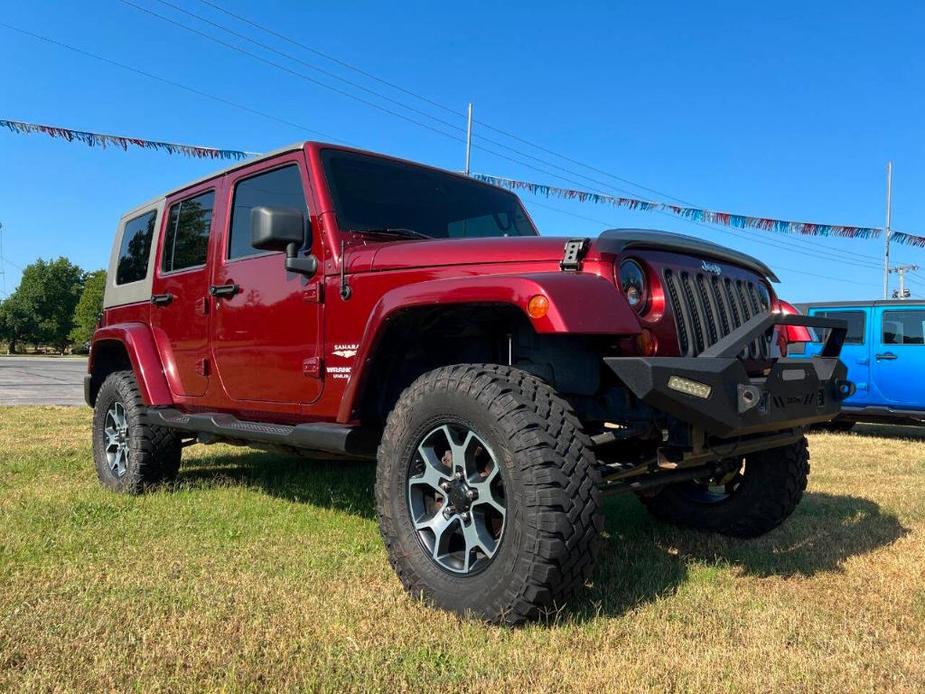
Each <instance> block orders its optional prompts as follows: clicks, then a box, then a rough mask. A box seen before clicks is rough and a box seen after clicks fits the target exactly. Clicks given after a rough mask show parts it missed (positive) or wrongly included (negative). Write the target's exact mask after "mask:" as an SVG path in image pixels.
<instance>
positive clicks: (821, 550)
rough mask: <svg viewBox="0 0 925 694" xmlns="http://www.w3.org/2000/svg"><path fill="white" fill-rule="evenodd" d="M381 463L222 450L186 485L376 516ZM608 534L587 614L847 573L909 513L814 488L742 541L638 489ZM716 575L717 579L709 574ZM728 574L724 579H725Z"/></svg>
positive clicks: (587, 594)
mask: <svg viewBox="0 0 925 694" xmlns="http://www.w3.org/2000/svg"><path fill="white" fill-rule="evenodd" d="M374 480H375V465H373V464H372V463H370V462H365V461H359V462H353V461H330V460H316V459H306V458H299V457H295V456H292V457H289V456H285V455H278V454H272V453H260V452H244V453H239V454H229V455H218V456H215V457H213V458H207V459H204V460H201V461H199V460H197V461H194V462H193V463H192V464H191V465H189V466H184V468H183V469H182V471H181V474H180V484H181V485H182V486H184V487H186V488H193V489H196V488H202V489H208V488H211V487H214V486H216V485H229V484H230V485H240V486H244V487H248V488H253V489H257V490H259V491H261V492H263V493H266V494H269V495H271V496H274V497H278V498H281V499H286V500H289V501H294V502H300V503H306V504H312V505H315V506H322V507H325V508H331V509H335V510H338V511H344V512H347V513H351V514H354V515H357V516H360V517H362V518H368V519H373V518H375V502H374V493H373V485H374ZM604 510H605V514H606V516H607V524H606V528H607V537H606V538H605V539H604V541H603V546H602V548H601V555H600V558H599V560H598V563H597V567H596V570H595V575H594V581H593V586H592V588H591V589H590V590H586V591H584V592H583V593H582V594H581V595H580V597H579V600H578V602H577V603H574V604H573V608H572V610H571V611H570V613H569V614H570V616H571V618H572V619H577V620H579V621H581V620H585V619H588V618H592V617H594V616H595V615H619V614H622V613H624V612H626V611H627V610H629V609H632V608H633V607H635V606H637V605H639V604H643V603H646V602H649V601H651V600H653V599H655V598H657V597H659V596H662V595H670V594H671V593H673V592H674V591H675V590H676V589H678V588H679V587H680V586H681V585H682V584H684V583H685V582H687V581H689V580H692V578H693V576H692V572H693V571H694V570H695V569H694V567H706V571H705V572H703V574H701V576H702V575H706V576H707V577H709V576H710V575H718V572H715V571H711V567H722V568H727V567H731V568H732V569H733V570H734V571H735V570H738V571H739V572H741V573H742V574H744V575H751V576H761V577H771V576H778V577H790V576H803V577H809V576H813V575H815V574H818V573H823V572H833V571H841V570H842V565H843V564H844V562H845V561H847V560H848V559H850V558H851V557H854V556H859V555H863V554H866V553H868V552H872V551H874V550H876V549H878V548H880V547H884V546H886V545H889V544H890V543H892V542H894V541H895V540H897V539H899V538H901V537H902V536H903V535H905V534H906V533H907V532H908V530H906V529H905V528H904V527H903V526H902V525H901V523H900V522H899V519H898V518H897V517H896V516H894V515H893V514H890V513H885V512H883V511H882V510H881V509H880V507H879V506H878V505H877V504H876V503H874V502H873V501H870V500H869V499H864V498H861V497H856V496H847V495H834V494H826V493H822V492H812V493H808V494H805V495H804V497H803V500H802V502H801V504H800V506H799V507H798V508H797V510H796V512H795V513H794V514H793V516H791V517H790V518H789V519H788V520H787V521H786V522H785V523H784V524H783V525H782V526H781V527H779V528H777V529H775V530H773V531H772V532H770V533H768V534H767V535H765V536H764V537H760V538H756V539H751V540H741V539H735V538H727V537H723V536H719V535H713V534H708V533H699V532H696V531H689V530H683V529H680V528H675V527H673V526H670V525H667V524H665V523H662V522H659V521H657V520H655V519H654V518H652V517H651V516H649V514H648V513H647V512H646V510H645V509H644V508H643V506H642V504H640V503H639V502H638V501H637V500H636V499H635V498H633V497H632V496H629V495H628V496H615V497H611V498H609V499H607V502H606V504H605V507H604ZM708 580H711V579H709V578H708ZM717 580H719V579H717Z"/></svg>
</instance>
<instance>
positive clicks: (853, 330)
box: [790, 299, 925, 431]
mask: <svg viewBox="0 0 925 694" xmlns="http://www.w3.org/2000/svg"><path fill="white" fill-rule="evenodd" d="M797 308H798V309H799V310H800V311H801V312H802V313H805V314H809V315H811V316H824V317H828V318H841V319H842V320H844V321H846V322H847V323H848V334H847V336H846V338H845V344H844V346H843V347H842V351H841V359H842V361H843V362H844V363H845V366H847V367H848V378H849V379H850V380H851V381H853V382H854V384H855V386H856V387H857V390H856V391H855V393H854V395H852V396H851V397H849V398H847V399H846V400H845V401H844V402H843V403H842V414H841V416H839V418H838V419H836V420H834V421H833V422H831V423H830V424H829V425H828V427H827V428H829V429H837V430H842V431H847V430H848V429H850V428H851V427H852V426H854V423H855V422H889V423H893V424H923V423H925V302H917V301H915V300H908V299H906V300H894V301H841V302H825V303H809V304H799V305H797ZM816 334H817V335H816V336H817V338H819V340H822V339H824V338H825V333H824V331H818V330H817V331H816ZM821 348H822V342H821V341H816V342H811V343H808V344H802V345H791V347H790V354H794V353H795V352H799V351H803V352H804V353H805V354H807V355H813V354H817V353H818V352H819V350H820V349H821Z"/></svg>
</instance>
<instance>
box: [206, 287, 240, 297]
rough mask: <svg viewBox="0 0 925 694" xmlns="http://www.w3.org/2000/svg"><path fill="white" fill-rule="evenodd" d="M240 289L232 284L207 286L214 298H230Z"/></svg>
mask: <svg viewBox="0 0 925 694" xmlns="http://www.w3.org/2000/svg"><path fill="white" fill-rule="evenodd" d="M239 291H241V287H239V286H238V285H236V284H234V283H232V284H213V285H212V286H211V287H209V294H211V295H212V296H214V297H215V298H217V299H219V298H230V297H232V296H234V295H235V294H237V293H238V292H239Z"/></svg>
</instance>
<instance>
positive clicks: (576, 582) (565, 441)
mask: <svg viewBox="0 0 925 694" xmlns="http://www.w3.org/2000/svg"><path fill="white" fill-rule="evenodd" d="M378 458H379V463H378V469H377V473H376V502H377V507H378V512H379V523H380V528H381V531H382V536H383V539H384V540H385V544H386V548H387V550H388V555H389V560H390V562H391V563H392V566H393V567H394V569H395V571H396V572H397V574H398V576H399V578H400V579H401V581H402V584H403V585H404V586H405V588H406V589H407V590H408V591H409V592H410V593H411V594H412V595H415V596H421V597H423V598H424V599H425V600H427V601H428V602H430V603H432V604H435V605H437V606H439V607H441V608H444V609H447V610H451V611H454V612H457V613H460V614H472V615H475V616H478V617H480V618H482V619H487V620H489V621H492V622H504V623H509V624H514V623H518V622H521V621H523V620H525V619H530V618H534V617H537V616H539V615H540V614H541V613H542V612H543V611H544V610H546V609H552V608H554V607H557V606H560V605H562V604H563V603H564V601H565V600H566V599H567V598H568V597H569V595H570V594H571V593H572V592H573V591H574V590H575V589H576V588H578V587H580V586H581V585H583V584H584V582H585V581H586V580H587V579H588V578H589V576H590V572H591V568H592V565H593V560H594V558H595V555H596V550H597V537H598V534H599V532H600V530H601V526H602V522H603V520H602V516H601V513H600V498H599V491H598V488H597V477H596V471H595V468H594V457H593V455H592V453H591V441H590V439H589V438H588V436H587V435H586V434H585V433H584V432H583V431H582V429H581V425H580V423H579V421H578V419H577V417H576V416H575V414H574V412H573V411H572V409H571V407H570V406H569V404H568V403H567V402H566V401H565V400H564V399H562V398H561V397H560V396H559V395H558V394H556V392H555V391H554V390H553V389H552V388H550V387H549V386H548V385H546V384H545V383H543V382H542V381H540V380H538V379H537V378H535V377H533V376H531V375H529V374H527V373H526V372H523V371H520V370H518V369H514V368H510V367H505V366H494V365H459V366H452V367H444V368H440V369H436V370H434V371H431V372H429V373H426V374H424V375H423V376H421V377H420V378H418V379H417V380H416V381H415V382H414V383H413V384H412V385H411V386H409V387H408V389H407V390H405V392H404V393H402V395H401V397H400V399H399V401H398V403H397V404H396V406H395V408H394V409H393V410H392V412H391V414H390V415H389V418H388V421H387V424H386V428H385V431H384V433H383V438H382V444H381V445H380V448H379V455H378Z"/></svg>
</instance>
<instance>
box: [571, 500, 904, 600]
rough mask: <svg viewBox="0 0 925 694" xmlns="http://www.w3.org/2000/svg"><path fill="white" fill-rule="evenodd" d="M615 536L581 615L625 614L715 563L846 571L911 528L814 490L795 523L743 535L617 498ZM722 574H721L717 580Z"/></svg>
mask: <svg viewBox="0 0 925 694" xmlns="http://www.w3.org/2000/svg"><path fill="white" fill-rule="evenodd" d="M605 512H606V514H607V530H608V537H607V539H606V540H605V543H604V547H603V551H602V553H601V554H602V556H601V560H600V561H599V563H598V566H597V569H596V571H595V576H594V586H593V587H592V589H591V590H590V591H587V592H586V594H585V595H584V596H583V598H582V601H581V605H580V606H578V610H577V613H576V616H577V617H579V618H582V617H587V616H592V615H594V614H604V615H617V614H621V613H623V612H625V611H627V610H629V609H632V608H633V607H635V606H636V605H639V604H641V603H644V602H647V601H649V600H651V599H653V598H655V597H657V596H660V595H668V594H671V593H672V592H673V591H674V590H676V589H677V588H678V587H680V586H681V585H682V584H683V583H685V582H687V581H689V580H691V579H692V569H693V567H695V566H696V567H699V568H703V569H705V570H704V571H703V572H702V574H701V575H702V576H703V577H705V580H714V578H712V577H714V576H718V574H717V572H715V571H713V570H712V569H713V568H714V567H722V568H727V567H728V568H732V569H733V571H738V572H740V573H741V574H743V575H747V576H749V575H750V576H760V577H772V576H777V577H784V578H786V577H793V576H801V577H810V576H813V575H816V574H819V573H825V572H837V571H841V570H842V567H843V564H844V563H845V562H846V561H847V560H848V559H850V558H851V557H855V556H859V555H863V554H867V553H869V552H872V551H874V550H877V549H879V548H881V547H885V546H887V545H889V544H891V543H892V542H894V541H896V540H898V539H899V538H901V537H903V536H904V535H906V534H907V533H908V532H909V531H908V530H907V529H906V528H904V527H903V526H902V524H901V523H900V522H899V519H898V518H897V517H896V516H895V515H893V514H891V513H885V512H883V511H882V510H881V508H880V506H879V505H878V504H876V503H874V502H873V501H871V500H869V499H864V498H861V497H856V496H847V495H835V494H826V493H822V492H811V493H807V494H805V495H804V496H803V500H802V502H801V503H800V505H799V506H798V507H797V510H796V511H795V512H794V514H793V516H791V517H790V518H789V519H788V520H787V521H785V522H784V524H783V525H781V526H780V527H779V528H777V529H775V530H773V531H771V532H770V533H768V534H767V535H765V536H763V537H759V538H755V539H737V538H729V537H723V536H721V535H715V534H710V533H701V532H697V531H692V530H684V529H680V528H675V527H673V526H670V525H667V524H665V523H662V522H659V521H657V520H655V519H654V518H652V517H651V516H649V515H648V513H647V512H646V511H645V509H644V508H643V507H642V505H641V504H640V503H639V502H638V501H637V500H636V499H634V498H632V497H629V496H626V497H614V498H612V499H609V500H608V502H607V504H606V506H605ZM715 580H720V579H719V578H716V579H715Z"/></svg>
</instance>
